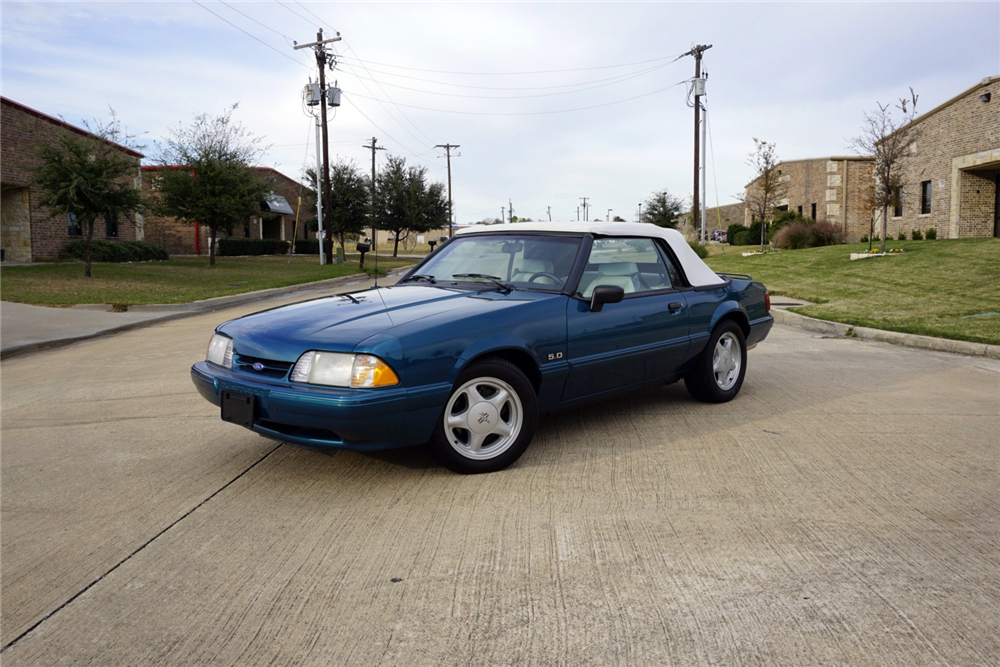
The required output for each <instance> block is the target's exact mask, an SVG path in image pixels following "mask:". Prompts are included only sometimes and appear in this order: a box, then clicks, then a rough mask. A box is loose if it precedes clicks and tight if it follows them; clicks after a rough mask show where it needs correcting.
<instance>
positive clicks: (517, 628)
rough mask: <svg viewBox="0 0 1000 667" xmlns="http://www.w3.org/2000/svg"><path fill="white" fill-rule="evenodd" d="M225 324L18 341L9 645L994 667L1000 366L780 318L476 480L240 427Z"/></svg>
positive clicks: (424, 464)
mask: <svg viewBox="0 0 1000 667" xmlns="http://www.w3.org/2000/svg"><path fill="white" fill-rule="evenodd" d="M252 309H253V308H252V307H248V306H244V307H242V308H237V309H233V310H231V311H228V312H225V313H211V314H206V315H197V316H194V317H190V318H187V319H182V320H175V321H171V322H167V323H164V324H159V325H155V326H151V327H149V328H146V329H142V330H138V331H130V332H125V333H120V334H118V335H115V336H111V337H107V338H102V339H96V340H91V341H84V342H80V343H76V344H74V345H72V346H69V347H64V348H59V349H53V350H49V351H45V352H39V353H36V354H33V355H29V356H24V357H14V358H11V359H8V360H6V361H4V362H3V365H2V383H3V384H2V391H3V415H2V416H3V422H2V459H0V472H2V479H0V483H2V503H0V540H2V542H0V549H2V553H0V563H2V591H0V595H2V597H0V603H2V610H0V611H2V638H0V639H2V645H3V646H4V647H5V648H4V650H3V655H2V660H3V663H4V665H6V666H7V667H12V666H15V665H43V664H44V665H53V664H63V663H66V664H69V663H72V664H95V665H97V664H99V665H158V664H162V665H177V664H221V665H237V664H239V665H258V664H259V665H265V664H280V665H293V664H301V665H348V664H350V665H355V664H357V665H369V664H386V665H442V664H456V665H457V664H462V665H465V664H469V665H496V664H518V665H520V664H565V665H586V664H594V665H603V664H633V665H662V664H749V665H753V664H803V665H807V664H852V665H918V664H919V665H936V664H942V665H943V664H949V665H984V664H991V663H994V662H995V661H996V659H997V656H998V655H1000V630H998V625H997V618H998V617H1000V437H998V433H1000V362H998V361H996V360H991V359H985V358H974V357H963V356H959V355H951V354H947V353H940V352H928V351H921V350H912V349H906V348H900V347H893V346H889V345H885V344H882V343H873V342H865V341H857V340H849V339H841V338H836V339H827V338H823V337H819V336H817V335H815V334H810V333H807V332H803V331H800V330H796V329H790V328H785V327H781V326H777V327H775V329H774V331H773V333H772V334H771V337H770V338H769V339H768V340H767V341H766V342H765V343H764V344H762V345H761V346H760V347H758V348H757V349H756V350H754V351H752V352H751V353H750V364H749V372H748V375H747V382H746V385H745V386H744V389H743V392H742V394H741V395H740V397H739V398H738V399H737V400H736V401H734V402H733V403H730V404H727V405H723V406H709V405H703V404H699V403H695V402H694V401H692V400H691V399H690V398H689V397H688V395H687V393H686V392H685V390H684V388H683V385H672V386H669V387H664V388H661V389H658V390H655V391H650V392H647V393H644V394H640V395H634V396H631V397H628V398H624V399H620V400H617V401H614V402H610V403H604V404H600V405H597V406H594V407H590V408H586V409H580V410H575V411H572V412H567V413H562V414H558V415H552V416H548V417H544V418H543V419H542V421H541V424H540V428H539V431H538V434H537V436H536V439H535V442H534V444H533V445H532V447H531V448H530V449H529V450H528V452H527V454H525V456H524V457H523V458H522V459H521V461H519V462H518V464H517V465H516V466H514V467H513V468H511V469H509V470H507V471H504V472H501V473H496V474H492V475H485V476H472V477H466V476H459V475H454V474H452V473H449V472H447V471H445V470H443V469H441V468H438V467H436V466H435V465H433V463H432V462H431V461H430V459H428V458H427V457H426V456H425V455H424V454H423V452H422V451H420V450H402V451H397V452H390V453H386V454H383V455H380V456H377V457H376V456H363V455H357V454H351V453H339V454H336V455H334V456H323V455H319V454H313V453H309V452H305V451H301V450H298V449H295V448H292V447H289V446H287V445H277V444H275V443H272V442H269V441H267V440H264V439H262V438H259V437H258V436H256V435H254V434H252V433H250V432H249V431H245V430H242V429H240V428H238V427H235V426H231V425H228V424H224V423H222V422H221V421H220V420H219V418H218V414H217V411H216V409H214V408H213V407H212V406H211V405H209V404H208V403H206V402H205V401H203V400H202V399H201V398H200V397H199V396H198V395H197V394H196V393H195V391H194V388H193V387H192V385H191V381H190V379H189V377H188V367H189V366H190V364H191V363H193V362H195V361H198V360H200V359H201V358H202V357H203V356H204V353H205V347H206V344H207V340H208V337H209V334H210V332H211V330H212V328H213V327H214V325H215V324H217V323H218V322H220V321H222V320H223V319H228V318H230V317H233V316H235V315H237V314H240V313H242V312H249V311H250V310H252Z"/></svg>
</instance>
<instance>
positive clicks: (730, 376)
mask: <svg viewBox="0 0 1000 667" xmlns="http://www.w3.org/2000/svg"><path fill="white" fill-rule="evenodd" d="M746 372H747V344H746V339H745V337H744V336H743V329H741V328H740V325H738V324H737V323H736V322H733V321H732V320H727V321H725V322H722V323H721V324H719V325H718V326H717V327H715V329H714V330H713V331H712V336H711V337H710V338H709V340H708V345H707V346H706V347H705V349H704V350H703V351H702V353H701V356H699V357H698V359H697V361H695V365H694V368H692V369H691V371H690V372H688V374H687V375H686V376H685V377H684V384H685V385H686V386H687V390H688V392H689V393H690V394H691V395H692V396H694V397H695V398H696V399H698V400H699V401H705V402H706V403H725V402H726V401H731V400H733V399H734V398H736V394H738V393H740V387H742V386H743V377H744V376H745V375H746Z"/></svg>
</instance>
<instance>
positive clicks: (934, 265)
mask: <svg viewBox="0 0 1000 667" xmlns="http://www.w3.org/2000/svg"><path fill="white" fill-rule="evenodd" d="M710 247H712V248H713V249H717V252H718V251H721V246H710ZM876 247H877V246H876ZM886 247H888V248H901V249H902V250H903V251H904V252H902V253H900V254H898V255H895V256H890V257H874V258H871V259H863V260H857V261H853V262H852V261H851V259H850V255H851V253H852V252H860V251H862V250H867V248H868V245H867V244H861V243H855V244H849V245H841V246H828V247H825V248H812V249H808V250H787V251H783V252H777V253H768V254H766V255H757V256H753V257H743V256H742V254H741V253H742V252H743V251H746V250H756V249H757V247H756V246H755V247H747V248H740V247H733V246H726V247H725V252H726V254H725V255H721V254H713V256H710V257H709V258H708V259H707V260H706V261H707V262H708V264H709V266H711V267H712V268H713V269H715V270H716V271H729V272H733V273H749V274H750V275H752V276H753V277H754V278H755V279H757V280H760V281H762V282H763V283H764V284H765V285H767V288H768V291H770V292H771V293H772V294H783V295H786V296H790V297H796V298H799V299H805V300H807V301H813V302H815V303H816V305H815V306H808V307H804V308H794V309H791V310H794V311H795V312H798V313H802V314H803V315H808V316H810V317H818V318H820V319H824V320H833V321H835V322H843V323H845V324H851V325H856V326H865V327H872V328H876V329H886V330H889V331H901V332H905V333H915V334H922V335H925V336H937V337H939V338H952V339H956V340H967V341H973V342H977V343H990V344H994V345H1000V315H998V314H996V313H1000V239H959V240H936V241H892V242H890V243H888V244H887V246H886ZM987 313H994V314H993V315H988V314H987Z"/></svg>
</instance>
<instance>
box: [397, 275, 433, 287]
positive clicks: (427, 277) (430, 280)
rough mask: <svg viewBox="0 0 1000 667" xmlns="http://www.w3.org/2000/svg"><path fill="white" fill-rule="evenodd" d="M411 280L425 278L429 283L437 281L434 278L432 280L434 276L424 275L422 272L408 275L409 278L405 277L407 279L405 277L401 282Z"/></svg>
mask: <svg viewBox="0 0 1000 667" xmlns="http://www.w3.org/2000/svg"><path fill="white" fill-rule="evenodd" d="M411 280H413V281H418V280H426V281H427V282H429V283H430V284H431V285H437V281H436V280H434V276H425V275H424V274H422V273H418V274H416V275H413V276H410V277H409V278H407V279H406V280H404V281H403V282H404V283H406V282H410V281H411Z"/></svg>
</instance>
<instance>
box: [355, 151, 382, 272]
mask: <svg viewBox="0 0 1000 667" xmlns="http://www.w3.org/2000/svg"><path fill="white" fill-rule="evenodd" d="M377 142H378V139H376V138H375V137H372V145H371V146H369V145H367V144H362V145H361V147H362V148H367V149H369V150H371V152H372V251H373V252H375V253H376V255H375V257H376V260H377V258H378V254H377V253H378V237H377V236H375V151H384V150H385V149H384V148H382V147H381V146H377V145H376V143H377Z"/></svg>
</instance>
